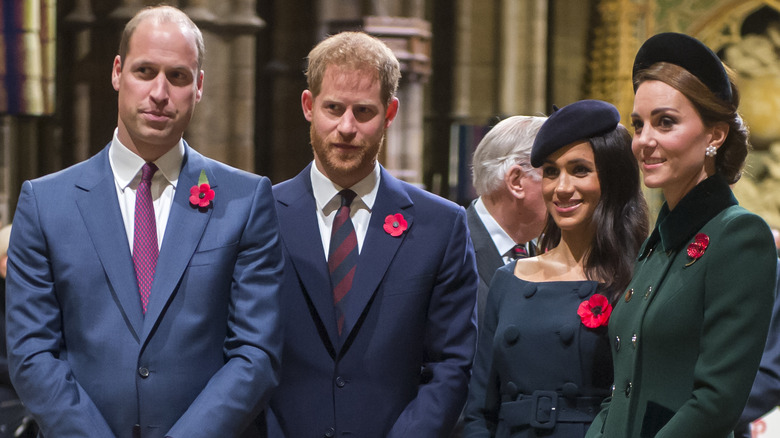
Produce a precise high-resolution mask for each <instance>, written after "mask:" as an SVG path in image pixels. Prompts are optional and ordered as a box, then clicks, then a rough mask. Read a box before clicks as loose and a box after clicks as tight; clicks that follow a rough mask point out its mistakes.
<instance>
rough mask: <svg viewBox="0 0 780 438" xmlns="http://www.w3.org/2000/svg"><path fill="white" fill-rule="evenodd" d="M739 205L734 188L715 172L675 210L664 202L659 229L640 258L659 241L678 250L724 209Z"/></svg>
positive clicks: (659, 215) (684, 198) (649, 240)
mask: <svg viewBox="0 0 780 438" xmlns="http://www.w3.org/2000/svg"><path fill="white" fill-rule="evenodd" d="M732 205H738V202H737V199H736V198H735V197H734V193H732V191H731V188H729V185H728V183H727V182H726V180H725V179H723V177H721V176H720V175H718V174H715V175H713V176H711V177H709V178H707V179H705V180H704V181H702V182H700V183H699V184H698V185H697V186H696V187H694V188H693V189H692V190H691V191H690V192H688V194H686V195H685V196H684V197H683V198H682V199H681V200H680V202H679V203H678V204H677V206H676V207H675V208H674V210H671V211H670V210H669V205H668V204H667V203H666V202H664V205H663V206H662V207H661V211H660V212H659V213H658V219H656V225H655V229H654V230H653V232H652V234H650V237H649V238H648V239H647V243H646V244H645V246H644V247H643V248H642V251H641V253H640V257H639V258H640V259H642V258H643V257H645V256H646V255H647V252H648V250H650V249H651V248H653V247H654V246H655V245H656V244H657V243H658V242H660V243H661V246H662V248H663V250H664V251H676V250H678V249H679V248H680V247H681V246H682V245H683V244H684V243H685V242H687V241H689V240H691V238H692V237H693V235H694V234H696V232H697V231H699V230H700V229H701V228H702V227H703V226H704V225H705V224H706V223H707V222H709V221H710V220H711V219H712V218H714V217H715V216H717V215H718V214H719V213H720V212H721V211H723V210H725V209H727V208H729V207H731V206H732Z"/></svg>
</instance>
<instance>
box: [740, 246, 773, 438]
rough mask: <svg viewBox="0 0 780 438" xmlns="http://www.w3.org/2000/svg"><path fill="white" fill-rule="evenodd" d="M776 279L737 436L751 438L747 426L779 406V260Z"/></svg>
mask: <svg viewBox="0 0 780 438" xmlns="http://www.w3.org/2000/svg"><path fill="white" fill-rule="evenodd" d="M777 280H778V282H777V289H776V290H775V305H774V307H773V308H772V322H771V323H770V324H769V335H768V336H767V338H766V347H764V354H763V355H762V356H761V364H760V365H759V367H758V374H756V380H755V381H754V382H753V387H752V388H751V389H750V396H748V401H747V405H746V406H745V410H744V411H742V415H741V416H740V417H739V423H738V424H737V428H736V430H735V431H734V435H735V436H737V437H744V438H750V423H751V422H752V421H755V420H756V419H758V418H760V417H762V416H764V415H765V414H766V413H767V412H769V411H771V410H772V409H774V408H775V406H777V405H779V404H780V259H778V266H777Z"/></svg>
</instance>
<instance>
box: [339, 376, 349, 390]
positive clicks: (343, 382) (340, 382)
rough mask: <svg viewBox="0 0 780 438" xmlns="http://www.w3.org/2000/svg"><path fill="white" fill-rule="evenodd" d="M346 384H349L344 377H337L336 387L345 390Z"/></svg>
mask: <svg viewBox="0 0 780 438" xmlns="http://www.w3.org/2000/svg"><path fill="white" fill-rule="evenodd" d="M346 384H347V381H346V380H344V378H343V377H341V376H339V377H336V386H338V387H339V388H343V387H344V385H346Z"/></svg>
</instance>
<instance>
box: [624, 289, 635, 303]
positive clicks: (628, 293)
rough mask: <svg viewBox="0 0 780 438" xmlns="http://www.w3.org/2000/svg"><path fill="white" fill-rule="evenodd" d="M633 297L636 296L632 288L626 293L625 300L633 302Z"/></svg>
mask: <svg viewBox="0 0 780 438" xmlns="http://www.w3.org/2000/svg"><path fill="white" fill-rule="evenodd" d="M633 296H634V289H633V288H631V289H629V290H627V291H626V298H625V299H626V302H629V301H631V297H633Z"/></svg>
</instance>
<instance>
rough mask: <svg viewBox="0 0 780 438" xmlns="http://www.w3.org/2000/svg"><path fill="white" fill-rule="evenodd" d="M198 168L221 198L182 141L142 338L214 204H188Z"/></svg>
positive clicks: (196, 156) (172, 288)
mask: <svg viewBox="0 0 780 438" xmlns="http://www.w3.org/2000/svg"><path fill="white" fill-rule="evenodd" d="M201 169H205V170H206V175H207V177H208V179H209V183H210V185H211V187H212V188H213V189H214V191H215V192H216V193H217V195H216V197H215V199H214V201H213V202H215V203H216V202H220V199H219V190H218V185H217V183H218V181H217V180H216V178H215V177H214V174H213V173H212V172H211V169H210V168H209V167H208V164H207V162H206V160H205V159H203V156H202V155H200V154H199V153H197V152H195V150H193V149H192V148H190V147H189V146H188V145H186V144H185V153H184V160H183V162H182V170H181V173H180V174H179V181H178V182H177V184H176V193H175V194H174V196H173V203H172V204H171V212H170V215H169V217H168V224H167V225H166V227H165V236H164V237H163V242H162V247H161V248H160V256H159V258H158V259H157V268H156V269H155V272H154V282H153V283H152V291H151V294H150V296H149V304H148V306H147V310H146V316H145V318H144V324H143V333H142V336H141V339H142V340H143V341H145V340H146V339H147V338H148V336H149V334H150V333H151V332H152V329H153V328H154V327H155V326H156V325H157V322H158V319H159V318H160V315H161V314H162V312H163V309H164V308H165V306H166V304H167V303H168V301H169V300H170V299H171V296H172V294H173V292H174V291H175V290H176V287H177V285H178V283H179V280H180V279H181V277H182V275H183V274H184V271H185V269H186V268H187V265H188V264H189V261H190V259H191V258H192V254H193V253H194V252H195V249H196V248H197V247H198V243H200V240H201V237H202V236H203V232H204V231H205V229H206V224H207V223H208V221H209V219H210V218H211V213H212V210H213V208H208V209H197V208H194V207H193V206H192V205H190V201H189V196H190V187H192V186H194V185H196V184H197V183H198V177H199V176H200V171H201Z"/></svg>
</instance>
